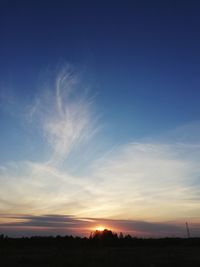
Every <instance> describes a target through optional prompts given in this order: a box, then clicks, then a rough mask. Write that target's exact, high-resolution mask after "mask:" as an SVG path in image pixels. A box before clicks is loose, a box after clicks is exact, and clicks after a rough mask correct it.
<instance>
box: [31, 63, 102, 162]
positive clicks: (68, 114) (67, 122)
mask: <svg viewBox="0 0 200 267" xmlns="http://www.w3.org/2000/svg"><path fill="white" fill-rule="evenodd" d="M47 87H48V88H45V90H44V92H43V95H41V96H40V97H37V98H36V101H35V104H34V105H33V106H31V108H30V111H29V115H30V116H31V117H33V116H36V117H37V118H38V120H39V123H40V125H41V127H42V130H43V134H44V138H45V141H46V142H47V143H48V144H49V145H50V147H51V148H52V155H51V157H50V161H51V162H50V163H51V164H56V163H59V162H62V161H63V160H64V159H65V158H66V157H67V156H69V154H70V153H72V152H73V151H74V150H76V148H77V147H79V146H80V145H82V144H83V143H87V142H88V141H89V140H90V139H91V138H92V137H93V136H94V135H95V133H96V132H97V131H98V129H99V127H100V126H99V125H97V117H96V116H95V115H94V110H93V108H92V105H93V99H92V98H91V97H88V96H87V93H86V89H85V88H84V86H83V85H82V84H81V81H80V80H79V77H78V76H77V75H75V73H74V72H73V71H72V69H71V68H70V67H69V66H68V67H66V68H63V69H62V70H61V71H60V72H59V73H58V75H57V77H56V79H55V81H54V82H53V85H52V84H50V85H48V86H47Z"/></svg>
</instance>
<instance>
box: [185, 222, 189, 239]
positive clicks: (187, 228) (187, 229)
mask: <svg viewBox="0 0 200 267" xmlns="http://www.w3.org/2000/svg"><path fill="white" fill-rule="evenodd" d="M185 225H186V232H187V237H188V238H190V229H189V225H188V223H187V222H186V223H185Z"/></svg>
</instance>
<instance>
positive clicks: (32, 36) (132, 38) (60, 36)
mask: <svg viewBox="0 0 200 267" xmlns="http://www.w3.org/2000/svg"><path fill="white" fill-rule="evenodd" d="M199 14H200V3H198V1H175V0H173V1H169V0H167V1H67V0H66V1H61V0H59V1H52V0H51V1H45V0H43V1H37V0H34V1H31V0H29V1H20V0H18V1H9V0H7V1H6V0H5V1H3V0H1V1H0V39H1V42H0V80H1V86H2V85H6V86H8V87H9V86H10V87H11V88H14V90H15V91H16V94H17V95H20V96H21V97H23V98H24V101H25V102H26V101H30V99H31V98H32V97H34V96H35V94H36V93H37V92H36V88H37V83H38V80H39V78H38V77H39V76H40V74H41V73H42V72H43V71H44V70H45V69H46V68H48V67H50V68H53V67H54V66H57V65H58V64H60V63H64V62H67V63H71V64H74V65H75V66H78V68H79V67H80V69H81V68H84V69H86V70H87V71H86V76H87V77H86V80H87V79H88V81H89V83H91V84H92V86H94V94H95V93H96V92H97V98H96V103H97V109H100V112H103V116H104V119H105V120H106V122H105V123H106V124H107V125H110V126H109V130H107V135H108V136H110V138H111V137H113V136H115V139H116V142H118V143H120V142H125V141H126V140H131V139H132V138H139V137H145V136H148V135H152V134H153V135H154V134H156V133H160V132H162V131H165V130H168V129H171V128H174V127H176V126H178V125H182V124H184V123H188V122H191V121H195V120H198V119H199V116H200V105H199V99H200V90H199V84H200V76H199V73H200V50H199V47H200V16H199ZM1 118H2V119H1V121H2V125H3V126H5V125H6V123H7V122H6V121H5V117H4V114H3V113H1ZM10 125H11V124H10ZM12 125H15V122H14V121H13V122H12ZM9 127H10V129H11V126H9ZM9 127H8V128H6V127H4V128H6V129H9ZM12 127H14V126H12ZM7 131H8V130H5V133H4V135H5V136H6V135H7V134H8V133H7ZM2 134H3V133H2Z"/></svg>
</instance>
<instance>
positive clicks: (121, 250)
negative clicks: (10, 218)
mask: <svg viewBox="0 0 200 267" xmlns="http://www.w3.org/2000/svg"><path fill="white" fill-rule="evenodd" d="M199 252H200V238H159V239H153V238H137V237H132V236H130V235H123V233H120V234H116V233H114V232H112V231H111V230H107V229H105V230H104V231H94V232H92V233H91V235H90V236H89V237H82V238H81V237H74V236H63V237H62V236H56V237H52V236H49V237H42V236H34V237H29V238H27V237H23V238H10V237H7V236H4V235H1V237H0V262H1V266H5V267H6V266H7V267H11V266H136V267H137V266H141V267H143V266H144V267H145V266H151V267H153V266H172V267H173V266H174V267H175V266H176V267H177V266H182V267H184V266H193V267H197V266H200V253H199Z"/></svg>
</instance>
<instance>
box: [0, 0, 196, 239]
mask: <svg viewBox="0 0 200 267" xmlns="http://www.w3.org/2000/svg"><path fill="white" fill-rule="evenodd" d="M199 12H200V3H198V1H176V0H173V1H169V0H168V1H164V0H163V1H114V2H113V1H104V0H103V1H87V0H86V1H78V0H77V1H62V0H58V1H54V0H52V1H46V0H43V1H32V0H30V1H23V0H19V1H11V0H1V1H0V38H1V42H0V59H1V60H0V233H4V234H7V235H9V236H26V235H27V236H31V235H38V234H40V235H46V234H48V235H49V234H52V235H57V234H61V235H65V234H73V235H81V236H84V235H86V236H88V235H89V233H90V232H91V231H93V230H94V229H96V228H98V227H99V226H102V227H105V228H108V229H112V230H113V231H116V232H121V231H122V232H124V233H129V234H132V235H134V236H151V237H159V236H186V228H185V223H186V222H188V224H189V227H190V231H191V235H192V236H200V197H199V196H200V180H199V179H200V178H199V177H200V167H199V160H200V106H199V98H200V87H199V85H200V79H199V71H200V52H199V47H200V34H199V28H200V18H199Z"/></svg>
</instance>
